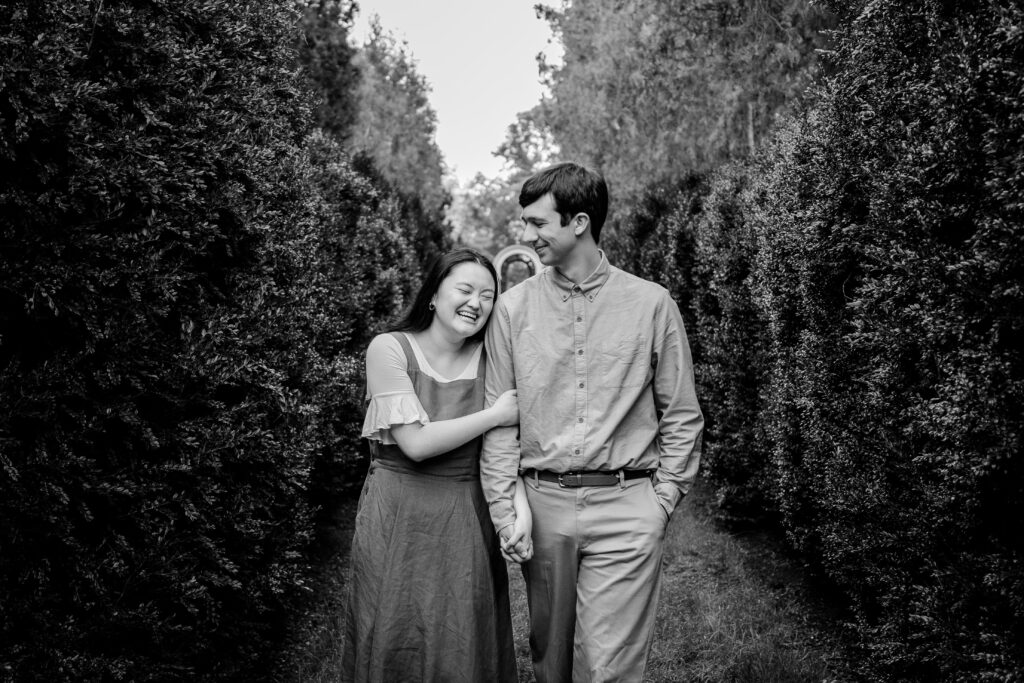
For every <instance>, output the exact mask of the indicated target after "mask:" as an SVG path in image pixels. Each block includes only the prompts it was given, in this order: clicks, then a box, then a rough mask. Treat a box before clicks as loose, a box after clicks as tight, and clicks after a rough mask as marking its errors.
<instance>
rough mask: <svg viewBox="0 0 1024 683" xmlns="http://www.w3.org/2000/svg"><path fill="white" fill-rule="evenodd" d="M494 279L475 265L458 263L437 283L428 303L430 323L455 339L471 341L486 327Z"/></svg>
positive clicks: (492, 300)
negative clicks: (470, 339)
mask: <svg viewBox="0 0 1024 683" xmlns="http://www.w3.org/2000/svg"><path fill="white" fill-rule="evenodd" d="M494 296H495V289H494V279H493V278H492V277H491V273H490V272H489V271H488V270H487V269H486V268H484V267H483V266H481V265H480V264H479V263H473V262H471V261H468V262H465V263H460V264H458V265H457V266H455V267H454V268H452V270H451V272H450V273H448V277H446V278H445V279H444V280H442V281H441V286H440V287H438V288H437V293H436V294H434V298H433V299H432V302H433V304H434V323H433V324H436V325H442V326H444V327H445V328H447V329H448V330H450V331H451V332H453V333H454V334H455V336H458V337H462V338H466V337H472V336H473V335H474V334H476V333H477V332H479V331H480V330H481V328H483V326H484V325H485V324H486V323H487V318H488V317H489V316H490V315H491V309H492V308H494Z"/></svg>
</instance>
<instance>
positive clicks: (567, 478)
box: [523, 469, 654, 489]
mask: <svg viewBox="0 0 1024 683" xmlns="http://www.w3.org/2000/svg"><path fill="white" fill-rule="evenodd" d="M653 474H654V470H614V471H611V472H609V471H607V470H580V471H577V472H550V471H548V470H532V469H531V470H525V471H523V476H524V477H526V478H528V479H540V480H541V481H550V482H554V483H556V484H558V485H559V486H561V487H562V488H563V489H578V488H580V487H582V486H615V485H616V484H621V483H622V482H624V481H627V480H629V479H641V478H643V477H650V476H651V475H653Z"/></svg>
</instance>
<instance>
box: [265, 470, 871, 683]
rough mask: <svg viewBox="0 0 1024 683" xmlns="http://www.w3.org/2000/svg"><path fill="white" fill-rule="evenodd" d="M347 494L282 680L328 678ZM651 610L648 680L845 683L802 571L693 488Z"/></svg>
mask: <svg viewBox="0 0 1024 683" xmlns="http://www.w3.org/2000/svg"><path fill="white" fill-rule="evenodd" d="M352 517H354V503H352V504H347V505H345V506H343V508H342V509H341V510H340V511H339V517H338V524H337V528H336V530H335V534H336V538H335V541H336V543H335V547H337V548H338V552H337V553H336V554H335V555H334V557H331V558H325V560H326V562H325V572H326V573H325V577H326V579H325V580H324V581H323V582H322V583H323V584H324V585H325V593H324V594H323V595H321V596H319V597H318V599H317V600H315V601H313V603H314V604H312V605H311V608H310V614H309V619H308V624H307V628H306V629H305V631H304V632H303V633H302V634H300V637H298V638H297V639H296V642H295V644H294V646H293V648H292V650H291V651H290V652H289V653H288V656H287V657H286V661H284V662H283V663H282V666H281V668H280V670H279V672H278V674H277V676H276V679H277V680H279V681H282V682H285V681H287V682H288V683H292V682H295V683H298V682H299V681H301V682H303V683H306V682H312V683H321V682H322V683H327V682H328V681H334V680H337V672H338V667H339V664H340V658H341V647H340V640H339V633H340V628H341V614H342V611H343V607H344V604H345V599H346V590H347V586H346V585H345V584H346V578H347V573H348V566H347V554H348V541H349V538H350V537H351V519H352ZM663 572H664V575H663V583H662V594H661V601H660V604H659V609H658V620H657V627H656V633H655V639H654V645H653V647H652V651H651V657H650V660H649V661H648V666H647V675H646V676H645V678H644V680H645V681H649V682H651V683H682V682H684V681H685V682H691V681H692V682H701V683H805V682H806V683H848V682H852V681H855V680H857V679H856V677H855V675H854V674H853V673H852V672H851V669H850V667H849V665H848V664H847V663H846V662H845V661H844V660H843V658H842V654H841V648H840V647H839V645H838V627H837V626H836V624H835V621H836V618H835V617H834V616H833V615H830V614H829V613H828V611H827V610H826V609H825V608H823V607H822V604H821V600H820V598H816V597H814V592H813V591H812V590H810V589H809V588H808V587H807V585H806V581H805V580H804V578H803V573H802V572H801V571H800V570H799V568H798V567H797V566H796V565H794V563H793V562H792V561H791V560H790V559H789V558H787V557H786V555H785V553H784V552H783V551H782V549H780V548H779V547H778V546H777V545H776V544H774V543H772V542H771V541H770V540H769V539H767V538H766V537H765V536H763V535H736V534H732V533H729V532H728V531H726V530H724V529H722V528H721V527H720V526H719V525H718V524H716V523H715V521H714V520H713V518H712V515H711V513H710V511H709V506H708V503H707V500H706V498H705V497H704V496H703V495H702V494H701V492H700V491H699V490H698V491H696V492H695V493H693V494H691V495H690V496H688V497H687V499H686V500H685V501H684V502H683V504H682V505H681V506H680V508H679V509H678V510H676V513H675V515H674V516H673V518H672V522H671V523H670V524H669V528H668V531H667V535H666V545H665V560H664V565H663ZM509 576H510V579H511V591H512V612H513V614H512V618H513V628H514V632H515V642H516V653H517V656H518V660H519V670H520V680H521V681H532V680H533V676H532V668H531V664H530V654H529V645H528V643H527V614H526V599H525V594H524V586H523V579H522V575H521V574H520V572H519V570H518V568H517V567H516V566H515V565H510V566H509Z"/></svg>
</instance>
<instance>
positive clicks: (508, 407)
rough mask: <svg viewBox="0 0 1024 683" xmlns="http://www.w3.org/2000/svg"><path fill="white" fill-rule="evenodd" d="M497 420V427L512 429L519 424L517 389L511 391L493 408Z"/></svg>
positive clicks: (500, 398)
mask: <svg viewBox="0 0 1024 683" xmlns="http://www.w3.org/2000/svg"><path fill="white" fill-rule="evenodd" d="M491 410H492V411H494V415H495V418H496V419H497V425H496V426H497V427H511V426H512V425H515V424H519V399H518V396H517V394H516V390H515V389H509V390H508V391H506V392H505V393H503V394H502V395H501V396H499V397H498V399H497V400H496V401H495V402H494V405H492V406H491Z"/></svg>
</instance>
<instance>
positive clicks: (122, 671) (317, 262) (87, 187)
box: [0, 0, 436, 681]
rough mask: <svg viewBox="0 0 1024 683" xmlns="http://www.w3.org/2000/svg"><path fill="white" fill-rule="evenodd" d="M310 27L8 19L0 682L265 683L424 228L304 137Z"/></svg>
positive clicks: (1, 151)
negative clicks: (300, 68)
mask: <svg viewBox="0 0 1024 683" xmlns="http://www.w3.org/2000/svg"><path fill="white" fill-rule="evenodd" d="M299 16H300V14H299V12H298V11H297V9H296V8H295V7H294V6H291V5H288V4H282V3H274V2H259V3H248V4H243V5H238V4H237V3H230V2H220V1H216V0H214V1H209V2H201V3H200V2H186V3H179V2H173V3H172V2H153V3H146V4H143V5H139V4H138V3H131V2H109V1H108V2H104V3H100V4H81V5H71V4H67V3H57V2H46V3H39V2H12V3H7V4H5V5H4V8H3V10H2V11H0V26H2V27H3V28H2V29H0V30H2V32H3V37H2V40H0V46H2V47H0V49H2V54H0V174H2V175H3V177H4V178H5V179H6V180H5V184H4V185H3V186H2V187H0V217H2V218H0V396H2V397H3V398H2V402H0V642H2V643H3V647H2V648H0V671H2V672H3V674H2V677H3V678H5V679H6V678H12V679H14V680H19V681H20V680H47V681H62V680H75V681H79V680H132V681H145V680H161V681H167V680H189V681H191V680H257V679H260V678H262V677H264V676H265V675H266V672H267V671H268V670H269V669H268V666H269V665H270V663H271V661H272V660H273V658H274V657H275V653H276V652H277V651H278V649H279V647H280V643H281V642H282V640H284V639H285V638H286V631H287V630H288V628H289V627H288V624H289V623H290V622H291V621H293V620H294V619H295V618H296V617H295V615H294V613H295V611H296V607H297V606H301V604H302V597H303V595H304V594H306V593H307V592H308V590H309V589H310V587H309V586H308V583H309V580H310V576H311V575H312V574H311V571H310V566H309V562H310V558H311V557H312V554H313V553H314V549H315V546H310V541H311V539H312V538H313V536H314V534H315V529H316V525H315V523H314V520H315V516H316V508H315V506H316V504H318V503H322V502H324V501H325V500H328V499H329V498H330V497H331V496H332V495H334V496H336V495H338V490H337V489H336V488H332V487H342V486H344V485H349V486H351V485H352V484H353V483H356V484H357V483H358V478H356V477H354V476H353V474H354V472H358V470H357V469H355V468H357V467H358V465H359V464H360V463H361V460H362V455H361V453H362V449H360V448H357V446H356V443H355V442H356V439H357V435H358V425H359V421H360V419H361V416H362V407H361V403H362V392H363V380H362V367H361V364H362V361H361V355H362V350H363V348H364V347H365V344H366V342H367V340H368V339H369V336H370V335H371V334H372V333H373V331H374V329H375V328H376V327H378V326H379V324H380V323H381V321H382V320H383V319H384V318H387V317H390V316H391V315H392V314H393V313H394V311H395V310H396V309H397V308H399V307H400V306H401V304H402V302H403V301H404V297H405V296H406V295H407V293H408V291H409V289H410V287H411V283H410V278H414V277H415V276H416V273H417V268H416V262H417V257H416V253H415V251H414V250H413V248H412V245H411V243H410V240H409V234H411V233H413V232H415V231H414V230H413V229H412V228H411V227H410V224H409V222H408V221H407V220H405V219H404V218H403V216H402V212H401V207H400V203H399V201H398V200H397V199H395V198H393V197H392V196H391V194H390V191H389V190H388V189H387V188H386V187H385V186H384V185H383V184H381V183H379V182H377V181H375V180H373V179H372V178H371V177H370V176H368V175H367V174H365V173H360V172H358V171H357V170H356V169H354V168H353V166H352V164H351V163H350V162H349V161H348V158H347V155H346V153H345V152H343V151H342V150H341V149H340V147H339V145H338V143H337V142H335V141H334V139H333V138H332V137H330V136H329V135H328V136H325V135H323V134H315V135H313V136H312V137H311V132H312V131H313V126H314V123H315V118H314V116H313V114H312V105H313V100H312V99H311V98H310V96H309V94H308V93H307V92H306V91H305V83H306V81H304V80H303V79H301V78H299V77H298V76H297V73H296V64H297V58H298V52H297V48H298V45H297V42H298V41H297V40H296V37H297V36H298V35H299V31H298V30H297V29H298V27H299ZM328 132H329V133H330V131H328ZM435 248H436V246H435ZM358 474H359V475H361V472H359V473H358Z"/></svg>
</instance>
